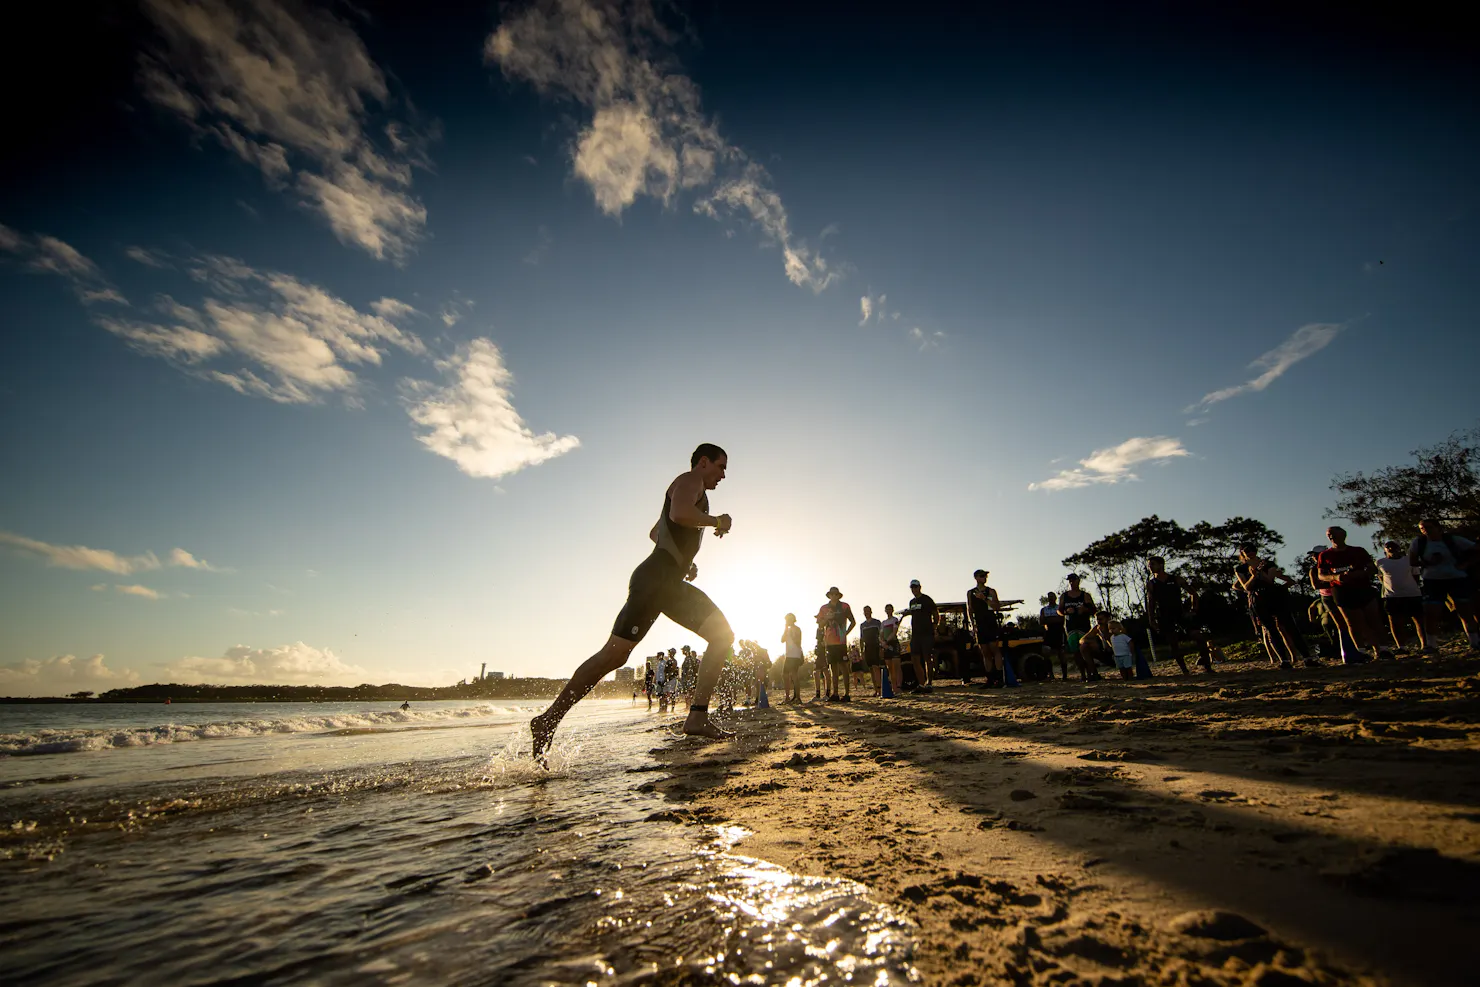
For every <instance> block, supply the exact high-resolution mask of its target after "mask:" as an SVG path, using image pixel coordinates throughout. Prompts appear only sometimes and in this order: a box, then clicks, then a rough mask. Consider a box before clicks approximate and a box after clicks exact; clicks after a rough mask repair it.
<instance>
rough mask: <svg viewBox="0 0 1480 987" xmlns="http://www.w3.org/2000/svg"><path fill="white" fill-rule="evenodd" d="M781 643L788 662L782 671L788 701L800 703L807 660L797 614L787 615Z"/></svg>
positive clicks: (782, 680)
mask: <svg viewBox="0 0 1480 987" xmlns="http://www.w3.org/2000/svg"><path fill="white" fill-rule="evenodd" d="M781 643H782V645H784V646H785V648H786V659H785V662H786V663H785V664H784V665H783V666H782V672H781V682H782V685H783V687H784V688H785V689H786V701H787V702H790V703H799V702H801V701H802V662H803V661H805V660H806V655H805V654H803V653H802V629H801V628H800V627H798V626H797V615H796V614H794V613H789V614H787V615H786V626H785V627H784V628H782V630H781Z"/></svg>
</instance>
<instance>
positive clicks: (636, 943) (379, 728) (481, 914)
mask: <svg viewBox="0 0 1480 987" xmlns="http://www.w3.org/2000/svg"><path fill="white" fill-rule="evenodd" d="M266 705H268V704H254V706H255V710H254V712H255V713H256V716H255V717H252V716H240V715H238V712H239V711H235V710H232V711H221V710H218V711H217V714H219V715H216V716H215V718H214V719H212V712H211V711H210V710H205V709H200V708H196V709H193V710H190V711H189V713H190V714H191V715H192V716H194V717H195V721H194V722H192V723H190V724H188V726H189V727H190V729H191V731H192V732H193V734H194V736H193V739H192V740H191V741H190V742H180V741H178V740H171V741H170V742H168V743H164V742H156V743H151V744H146V745H143V746H128V745H122V746H108V747H103V748H100V749H90V748H88V747H86V746H83V747H79V748H77V749H74V750H70V751H68V752H65V753H58V754H51V755H46V756H34V757H16V756H12V757H0V784H3V785H8V786H9V787H6V788H3V789H0V820H3V821H4V824H5V825H6V828H5V829H3V830H0V834H3V835H0V855H3V856H4V857H5V858H6V859H4V860H0V873H3V876H4V880H3V882H0V916H3V918H0V948H3V950H4V954H5V956H6V964H7V966H6V979H7V981H8V982H12V983H42V982H44V983H47V984H81V983H89V984H95V983H119V984H124V983H150V984H157V983H226V982H232V981H250V982H265V983H301V982H307V983H325V984H332V983H341V982H344V983H347V982H351V981H353V982H355V983H367V982H368V983H387V984H390V983H449V984H464V983H466V984H565V983H572V984H585V983H598V984H606V983H610V984H650V983H705V982H724V983H736V984H738V983H755V984H772V983H794V984H798V985H802V984H823V983H877V984H889V983H903V982H910V981H913V980H914V979H915V974H914V973H913V970H912V967H911V964H910V956H911V946H910V940H909V928H908V926H907V925H906V924H905V923H903V922H902V921H900V920H899V919H897V918H896V917H895V916H893V915H892V914H890V913H889V911H888V910H887V909H885V908H883V907H881V906H879V905H877V904H875V903H873V902H871V901H870V900H869V899H868V897H867V895H866V892H865V889H863V888H861V887H859V886H857V885H854V884H851V883H850V882H845V881H831V880H824V879H819V878H809V877H801V876H798V875H793V874H790V873H788V872H786V871H783V870H781V869H779V868H776V867H773V866H771V865H769V864H765V863H762V862H759V861H753V860H749V859H747V858H744V857H740V856H738V855H736V854H734V853H733V852H731V850H730V847H731V845H732V843H733V840H734V838H735V837H736V835H737V834H736V833H735V832H734V831H717V830H713V829H702V828H698V827H690V826H683V825H679V824H676V823H672V822H666V821H661V820H658V819H649V817H650V816H653V815H654V814H655V813H659V812H661V810H662V809H663V808H664V802H663V800H662V799H661V797H660V796H657V795H654V794H651V793H650V792H644V791H641V790H640V787H639V786H641V785H642V783H643V782H645V781H649V780H651V779H652V777H653V774H652V772H653V771H654V769H655V767H656V766H655V765H654V764H653V762H652V761H651V759H650V758H649V757H648V750H649V748H651V747H653V746H654V745H655V744H666V743H685V742H689V741H683V740H680V739H677V738H676V737H675V736H674V734H673V732H672V731H673V729H674V728H675V727H676V722H675V721H671V720H659V719H658V718H657V717H655V716H653V715H652V714H649V713H648V712H647V711H646V710H645V709H639V708H635V707H632V706H631V705H629V704H628V703H626V702H622V701H615V702H592V703H585V704H582V706H580V707H578V708H577V710H576V711H575V712H574V713H573V714H572V716H571V717H570V718H568V720H567V723H568V727H567V728H565V729H562V731H561V734H560V735H559V737H558V739H557V744H556V748H555V751H554V754H553V756H552V759H551V765H552V771H550V772H548V773H546V772H543V771H539V770H537V769H535V768H534V767H533V766H532V765H531V764H530V763H529V762H528V760H527V759H525V758H521V757H519V756H517V754H516V751H518V750H527V749H528V743H529V740H528V734H527V730H526V729H525V728H524V723H525V722H526V720H527V717H528V710H527V706H526V707H525V708H520V707H518V706H515V705H513V704H506V705H502V706H499V708H497V709H488V708H487V707H489V706H498V704H482V706H483V707H485V708H484V709H482V710H481V711H479V712H475V713H464V714H459V713H454V712H452V710H453V707H454V706H456V707H458V708H461V709H470V708H473V707H475V706H477V705H478V704H449V705H448V707H447V709H445V710H440V711H439V710H438V709H435V708H430V707H436V706H439V705H441V704H425V705H426V706H427V707H429V708H428V709H425V710H419V711H418V712H419V713H421V716H420V718H419V719H418V720H414V721H407V720H392V719H387V720H386V721H385V722H383V723H380V724H379V725H374V724H371V723H368V722H363V723H358V724H350V725H343V724H328V723H325V724H321V726H322V727H323V729H319V730H316V731H311V732H310V731H293V730H281V731H280V730H262V731H257V732H246V733H240V734H236V735H222V736H220V737H219V738H217V739H209V740H207V739H204V735H203V734H201V733H200V731H199V730H198V729H197V728H199V727H201V726H205V725H209V724H210V723H239V722H242V721H244V720H258V721H279V722H284V723H286V722H287V721H289V720H296V721H299V722H302V721H303V720H304V714H303V711H302V710H300V709H289V708H280V709H264V706H266ZM288 705H289V704H282V706H283V707H287V706H288ZM73 708H74V709H76V708H87V707H73ZM32 709H34V707H32ZM93 709H96V707H94V708H93ZM181 709H182V708H171V710H170V713H171V716H174V715H175V714H177V713H179V712H181ZM154 710H155V716H156V718H158V710H159V707H154ZM319 712H320V713H321V714H322V715H324V716H338V715H357V716H359V715H365V712H366V711H363V710H362V711H360V712H358V713H356V712H354V711H324V710H320V711H319ZM370 712H372V713H377V712H378V711H374V710H372V711H370ZM444 714H445V715H444ZM120 715H123V716H125V718H127V717H130V716H135V715H138V713H137V711H124V712H123V713H121V714H120ZM122 725H123V726H129V725H128V724H122ZM163 725H164V724H163V723H162V722H158V723H155V724H152V725H150V724H133V725H132V726H129V729H131V730H148V729H151V728H152V727H159V726H163ZM119 726H120V724H118V723H103V724H96V723H95V724H92V725H86V724H75V723H74V724H71V725H67V726H65V727H64V728H65V729H79V730H82V729H94V730H98V731H107V730H116V729H117V728H118V727H119ZM57 728H59V727H58V725H57V724H55V723H54V724H52V725H50V726H40V727H37V726H36V725H35V724H32V725H30V726H28V727H26V728H25V729H22V730H20V731H11V730H9V728H8V727H4V729H6V731H7V732H10V733H16V732H19V733H26V732H28V731H29V732H31V733H35V732H36V731H37V730H39V729H57ZM346 730H349V731H353V733H351V734H349V735H346V733H345V731H346ZM100 735H101V734H100ZM316 754H318V755H321V756H320V757H317V758H316V757H315V755H316Z"/></svg>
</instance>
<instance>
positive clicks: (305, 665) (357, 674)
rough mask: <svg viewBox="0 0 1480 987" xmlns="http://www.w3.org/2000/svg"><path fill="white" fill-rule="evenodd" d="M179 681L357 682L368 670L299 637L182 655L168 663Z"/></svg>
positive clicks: (265, 683) (174, 676)
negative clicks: (214, 652) (210, 654)
mask: <svg viewBox="0 0 1480 987" xmlns="http://www.w3.org/2000/svg"><path fill="white" fill-rule="evenodd" d="M168 672H169V675H170V677H171V678H172V679H173V680H175V681H179V682H186V683H191V682H210V683H217V684H222V685H231V684H243V685H245V684H258V685H310V684H312V685H355V684H358V683H359V682H362V681H364V675H365V670H364V669H363V668H360V667H359V666H357V665H350V664H347V663H345V661H344V660H343V659H341V658H340V657H339V656H338V655H336V654H335V653H334V652H332V651H329V650H327V649H323V650H321V649H319V648H315V647H313V646H311V645H308V644H304V643H303V642H302V641H298V642H296V643H294V644H284V645H281V646H279V647H276V648H249V647H247V646H246V645H242V644H239V645H237V646H236V647H233V648H228V649H227V650H226V653H225V654H224V655H222V656H221V657H220V658H193V657H192V658H181V659H180V660H179V661H177V662H173V663H171V664H170V665H169V666H168Z"/></svg>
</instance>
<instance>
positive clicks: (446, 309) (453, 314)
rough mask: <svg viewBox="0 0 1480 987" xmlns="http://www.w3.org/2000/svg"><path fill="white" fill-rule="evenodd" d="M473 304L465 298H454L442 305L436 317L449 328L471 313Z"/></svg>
mask: <svg viewBox="0 0 1480 987" xmlns="http://www.w3.org/2000/svg"><path fill="white" fill-rule="evenodd" d="M473 304H474V303H473V302H472V301H471V300H470V299H467V298H454V299H453V300H452V301H450V302H448V303H447V304H445V305H443V306H442V310H441V311H440V312H438V313H437V317H438V318H440V319H441V320H442V324H443V325H444V326H446V327H447V328H449V329H451V328H452V327H453V326H455V325H457V324H458V323H459V322H461V321H462V320H463V319H466V318H467V317H468V316H469V315H472V314H473Z"/></svg>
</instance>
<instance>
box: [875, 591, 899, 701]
mask: <svg viewBox="0 0 1480 987" xmlns="http://www.w3.org/2000/svg"><path fill="white" fill-rule="evenodd" d="M879 650H880V651H882V652H883V653H884V667H885V668H886V669H887V670H888V671H887V674H888V675H889V689H890V691H891V692H893V693H894V694H895V695H896V696H897V695H899V692H900V690H901V689H903V688H904V678H903V677H902V675H901V673H900V670H899V618H898V617H897V616H895V614H894V604H892V603H886V604H884V619H883V621H881V622H880V624H879Z"/></svg>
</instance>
